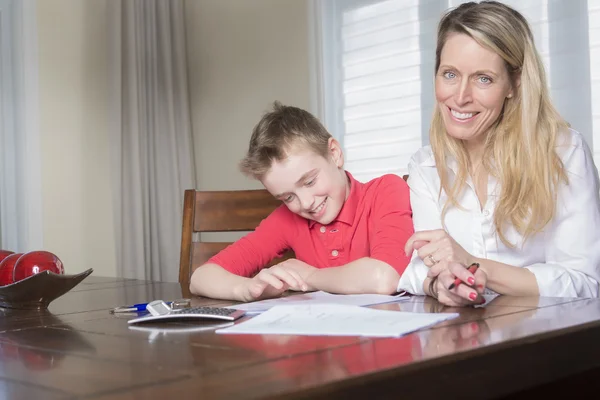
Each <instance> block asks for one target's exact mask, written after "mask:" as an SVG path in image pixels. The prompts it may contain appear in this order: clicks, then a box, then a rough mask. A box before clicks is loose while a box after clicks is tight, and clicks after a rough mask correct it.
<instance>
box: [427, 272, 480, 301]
mask: <svg viewBox="0 0 600 400" xmlns="http://www.w3.org/2000/svg"><path fill="white" fill-rule="evenodd" d="M433 279H434V280H437V282H433V283H430V285H432V284H433V285H435V288H437V291H436V290H435V289H434V290H433V291H432V290H431V289H432V288H431V286H430V291H431V292H432V293H434V297H437V298H438V301H439V302H440V303H442V304H444V305H446V306H451V307H462V306H467V305H473V304H483V303H485V299H484V298H483V297H481V294H483V291H484V288H485V287H486V282H487V275H486V274H485V271H484V270H482V269H481V268H479V264H478V263H473V264H471V265H470V266H469V267H468V268H465V265H464V264H461V263H458V262H449V263H448V264H447V268H446V269H444V270H443V271H442V272H441V273H440V274H439V275H438V276H437V278H435V277H434V278H433ZM435 294H437V296H435Z"/></svg>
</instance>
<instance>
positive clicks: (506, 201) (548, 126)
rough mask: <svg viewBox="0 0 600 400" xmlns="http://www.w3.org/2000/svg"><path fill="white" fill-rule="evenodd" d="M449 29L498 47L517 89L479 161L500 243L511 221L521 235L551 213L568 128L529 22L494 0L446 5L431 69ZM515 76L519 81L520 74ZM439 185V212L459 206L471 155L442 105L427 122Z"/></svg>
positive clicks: (561, 172)
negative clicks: (453, 165)
mask: <svg viewBox="0 0 600 400" xmlns="http://www.w3.org/2000/svg"><path fill="white" fill-rule="evenodd" d="M453 33H459V34H465V35H468V36H470V37H471V38H473V39H474V40H475V41H477V43H479V44H480V45H481V46H483V47H485V48H487V49H489V50H491V51H493V52H494V53H496V54H498V55H499V56H500V57H502V59H503V60H504V63H505V66H506V70H507V72H508V74H509V76H510V77H511V78H512V81H513V88H514V89H513V90H514V95H513V96H512V97H511V98H507V99H505V102H504V109H503V111H502V113H501V114H500V116H499V117H498V121H496V123H495V124H494V125H492V127H491V128H490V132H489V134H488V136H487V139H486V143H485V149H484V156H483V162H484V167H485V168H486V171H487V172H488V173H490V174H492V175H493V176H495V177H496V178H497V179H498V180H499V183H500V185H501V192H500V196H499V198H498V202H497V206H496V209H495V211H494V224H495V226H496V232H497V234H498V236H499V238H500V240H502V242H503V243H504V244H506V245H507V246H511V247H512V244H511V243H510V242H509V241H508V240H507V237H506V235H505V232H506V229H507V228H508V226H509V224H510V225H512V226H514V228H515V229H516V230H517V232H519V233H520V234H521V235H523V237H524V238H525V239H527V238H528V237H530V236H531V235H533V234H535V233H538V232H540V231H541V230H542V229H543V228H544V227H545V226H546V225H547V224H548V223H549V222H550V221H551V220H552V218H553V217H554V214H555V209H556V193H557V191H556V188H557V186H558V185H559V184H560V183H561V182H565V183H568V180H567V174H566V171H565V168H564V165H563V163H562V161H561V159H560V157H559V156H558V154H557V153H556V146H557V140H558V137H559V134H560V132H561V131H564V130H566V129H567V128H568V124H567V123H566V122H565V121H564V120H563V119H562V118H561V116H560V115H559V114H558V112H557V111H556V109H555V108H554V106H553V105H552V103H551V101H550V95H549V93H548V87H547V84H546V73H545V71H544V65H543V64H542V61H541V58H540V56H539V54H538V52H537V50H536V48H535V44H534V40H533V35H532V33H531V29H530V27H529V25H528V23H527V21H526V20H525V18H524V17H523V16H522V15H521V14H520V13H519V12H517V11H516V10H514V9H512V8H510V7H509V6H507V5H504V4H502V3H499V2H495V1H482V2H480V3H474V2H470V3H465V4H462V5H460V6H458V7H457V8H455V9H453V10H451V11H449V12H447V13H446V14H445V15H444V16H443V17H442V19H441V21H440V23H439V26H438V37H437V48H436V56H435V68H436V69H435V73H436V74H437V73H438V68H439V66H440V56H441V52H442V49H443V47H444V44H445V43H446V40H447V39H448V37H449V36H450V35H451V34H453ZM518 78H520V85H517V84H516V83H517V80H518ZM430 141H431V146H432V149H433V153H434V156H435V161H436V165H437V170H438V173H439V176H440V180H441V188H442V189H443V190H444V191H445V192H446V194H447V195H448V201H447V202H446V204H445V205H444V209H443V212H442V220H443V219H444V216H445V214H446V211H447V209H448V207H449V206H450V205H452V206H456V207H459V204H458V201H457V198H458V197H459V196H460V194H461V193H462V191H463V189H464V187H465V182H466V177H467V175H468V167H469V158H468V155H467V152H466V149H465V147H464V144H463V143H462V141H461V140H458V139H455V138H453V137H451V136H450V135H448V133H447V132H446V129H445V127H444V124H443V121H442V116H441V114H440V110H439V108H436V110H435V112H434V116H433V121H432V124H431V129H430ZM447 156H451V157H454V158H455V159H456V161H457V162H458V171H457V175H456V178H455V179H454V181H453V182H450V179H449V178H448V168H447Z"/></svg>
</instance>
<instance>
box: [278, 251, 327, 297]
mask: <svg viewBox="0 0 600 400" xmlns="http://www.w3.org/2000/svg"><path fill="white" fill-rule="evenodd" d="M271 268H281V269H283V270H292V271H294V272H295V273H297V274H298V275H300V278H301V279H302V281H303V282H304V284H306V288H303V289H304V290H305V291H312V290H316V289H315V288H314V287H312V286H311V285H310V284H309V283H308V282H309V277H310V276H311V275H312V274H313V273H314V272H315V271H317V270H318V268H315V267H313V266H312V265H308V264H307V263H305V262H304V261H300V260H298V259H296V258H290V259H288V260H285V261H282V262H280V263H279V264H276V265H274V266H272V267H271ZM294 289H295V288H294Z"/></svg>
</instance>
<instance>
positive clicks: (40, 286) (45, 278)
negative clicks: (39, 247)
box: [0, 268, 94, 310]
mask: <svg viewBox="0 0 600 400" xmlns="http://www.w3.org/2000/svg"><path fill="white" fill-rule="evenodd" d="M93 271H94V270H93V269H92V268H90V269H88V270H86V271H84V272H82V273H80V274H77V275H62V274H61V275H58V274H55V273H54V272H50V271H43V272H40V273H39V274H35V275H32V276H30V277H27V278H25V279H23V280H20V281H18V282H15V283H12V284H10V285H6V286H0V307H5V308H18V309H27V310H45V309H47V308H48V305H49V304H50V303H51V302H52V301H53V300H56V299H57V298H58V297H60V296H62V295H63V294H65V293H67V292H68V291H69V290H71V289H73V288H74V287H75V286H77V285H78V284H79V283H80V282H81V281H82V280H84V279H85V278H87V277H88V276H89V275H90V274H91V273H92V272H93Z"/></svg>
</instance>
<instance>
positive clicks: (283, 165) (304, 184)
mask: <svg viewBox="0 0 600 400" xmlns="http://www.w3.org/2000/svg"><path fill="white" fill-rule="evenodd" d="M329 150H330V154H329V157H327V158H325V157H323V156H321V155H319V154H317V153H316V152H314V151H313V150H310V149H308V148H306V147H305V146H301V145H298V144H296V145H293V146H292V148H291V149H290V150H289V152H288V157H287V158H285V159H284V160H281V161H273V164H272V165H271V169H270V170H269V171H268V172H267V173H266V174H265V175H264V176H263V178H262V179H261V182H262V184H263V185H264V186H265V188H266V189H267V190H268V191H269V192H270V193H271V194H272V195H273V196H275V197H276V198H278V199H280V200H281V201H283V202H284V204H285V205H286V206H287V207H288V208H289V209H290V211H292V212H293V213H295V214H298V215H300V216H301V217H304V218H306V219H309V220H314V221H316V222H318V223H320V224H323V225H327V224H329V223H331V221H333V220H334V219H335V218H336V217H337V216H338V214H339V213H340V210H341V209H342V207H343V205H344V202H345V201H346V198H347V197H348V194H349V193H350V184H349V181H348V177H347V176H346V173H345V171H344V169H343V165H344V160H343V156H342V153H341V149H340V148H339V143H338V142H337V141H335V140H333V139H332V140H331V141H330V149H329Z"/></svg>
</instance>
